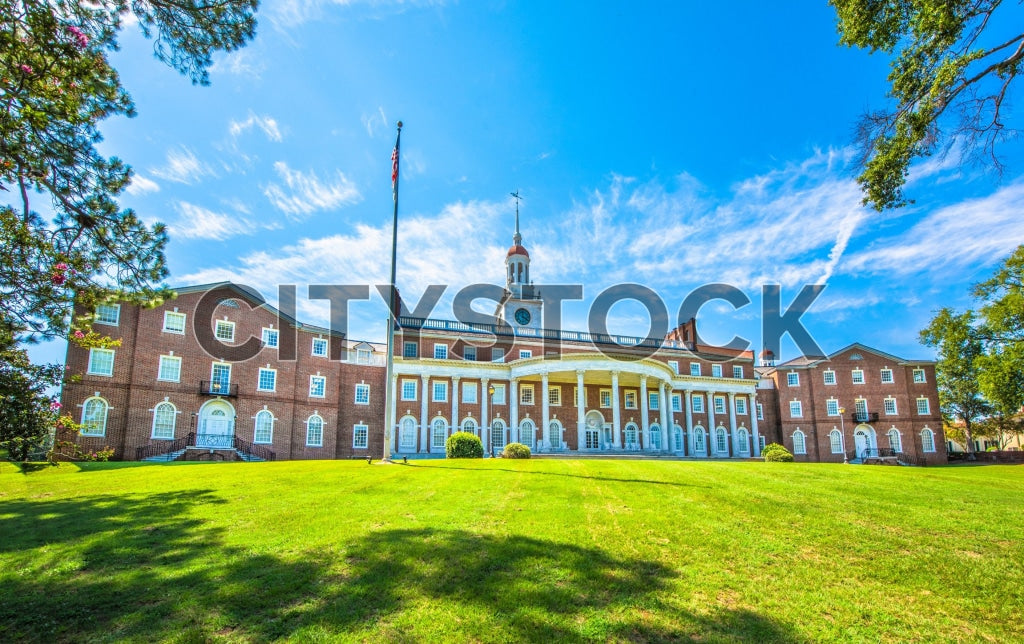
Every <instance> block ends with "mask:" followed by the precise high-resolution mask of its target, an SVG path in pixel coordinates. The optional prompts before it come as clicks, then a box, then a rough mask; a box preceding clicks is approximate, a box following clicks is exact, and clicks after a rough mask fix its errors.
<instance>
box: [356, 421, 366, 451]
mask: <svg viewBox="0 0 1024 644" xmlns="http://www.w3.org/2000/svg"><path fill="white" fill-rule="evenodd" d="M369 446H370V428H369V427H368V426H367V425H364V424H363V423H356V424H355V425H353V426H352V449H367V448H368V447H369Z"/></svg>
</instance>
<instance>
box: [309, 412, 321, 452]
mask: <svg viewBox="0 0 1024 644" xmlns="http://www.w3.org/2000/svg"><path fill="white" fill-rule="evenodd" d="M323 444H324V419H323V418H321V417H320V414H313V415H312V416H310V417H309V418H307V419H306V445H308V446H310V447H323Z"/></svg>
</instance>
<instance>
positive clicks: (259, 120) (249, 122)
mask: <svg viewBox="0 0 1024 644" xmlns="http://www.w3.org/2000/svg"><path fill="white" fill-rule="evenodd" d="M254 126H255V127H257V128H259V129H260V130H263V134H265V135H266V137H267V139H269V140H271V141H274V142H275V143H280V142H281V141H282V140H283V137H282V136H281V129H280V128H279V127H278V126H277V121H276V120H274V119H273V118H271V117H269V116H257V115H256V114H254V113H253V112H249V117H248V118H247V119H245V120H244V121H235V120H233V119H232V120H231V121H230V122H229V123H228V133H229V134H231V137H232V138H238V137H239V136H241V135H242V134H244V133H245V132H247V131H249V130H251V129H252V128H253V127H254Z"/></svg>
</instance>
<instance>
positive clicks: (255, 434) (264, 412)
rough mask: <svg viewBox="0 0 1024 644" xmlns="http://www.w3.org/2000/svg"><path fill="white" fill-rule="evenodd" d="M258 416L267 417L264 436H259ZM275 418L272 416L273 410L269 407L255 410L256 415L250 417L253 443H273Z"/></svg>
mask: <svg viewBox="0 0 1024 644" xmlns="http://www.w3.org/2000/svg"><path fill="white" fill-rule="evenodd" d="M260 418H269V419H270V421H269V422H268V423H267V424H268V425H269V428H268V429H267V435H266V438H264V437H261V436H260ZM276 420H277V419H276V418H274V412H272V411H270V410H269V409H261V410H259V411H258V412H256V415H255V416H253V417H252V442H253V444H255V445H272V444H273V443H274V422H275V421H276Z"/></svg>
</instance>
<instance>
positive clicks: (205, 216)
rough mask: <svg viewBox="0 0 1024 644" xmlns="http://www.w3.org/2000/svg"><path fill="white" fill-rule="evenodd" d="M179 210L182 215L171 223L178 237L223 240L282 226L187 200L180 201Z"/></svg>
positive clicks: (174, 234)
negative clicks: (209, 207) (218, 210)
mask: <svg viewBox="0 0 1024 644" xmlns="http://www.w3.org/2000/svg"><path fill="white" fill-rule="evenodd" d="M177 210H178V213H179V215H180V217H179V218H178V220H177V221H176V222H174V223H173V224H171V225H170V234H171V236H172V237H173V238H176V239H212V240H216V241H223V240H225V239H229V238H231V237H237V236H239V235H252V234H255V233H256V232H259V231H261V230H273V229H275V228H280V227H281V226H280V224H277V223H274V222H258V221H253V220H252V219H249V218H247V217H243V216H241V215H238V214H229V213H222V212H214V211H212V210H209V209H207V208H203V207H202V206H196V205H195V204H191V203H188V202H186V201H181V202H178V204H177Z"/></svg>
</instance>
